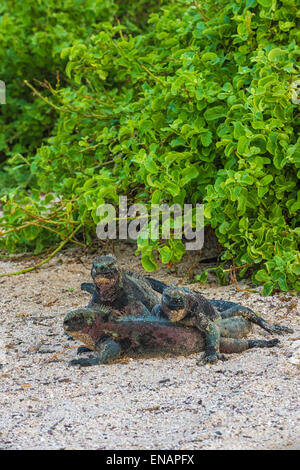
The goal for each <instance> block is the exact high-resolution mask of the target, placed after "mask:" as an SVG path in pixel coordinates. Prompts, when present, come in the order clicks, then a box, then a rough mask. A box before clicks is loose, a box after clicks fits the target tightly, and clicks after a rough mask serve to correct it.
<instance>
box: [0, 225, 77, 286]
mask: <svg viewBox="0 0 300 470" xmlns="http://www.w3.org/2000/svg"><path fill="white" fill-rule="evenodd" d="M81 227H82V225H81V224H80V225H79V226H78V227H76V229H75V230H74V231H73V232H72V233H71V235H70V236H69V237H68V238H66V239H65V240H64V241H63V242H62V243H61V244H60V245H59V246H58V247H57V248H56V250H54V251H53V253H51V255H50V256H48V258H47V259H45V260H43V261H41V262H40V263H38V264H36V265H35V266H31V267H30V268H26V269H23V270H21V271H18V272H15V273H3V274H0V277H5V276H18V275H19V274H25V273H28V272H30V271H33V270H34V269H38V268H40V267H41V266H43V265H44V264H46V263H48V261H51V260H52V258H54V256H55V255H56V254H57V253H58V252H59V251H60V250H62V249H63V247H64V246H65V245H66V244H67V243H68V242H69V241H70V240H71V239H72V238H73V237H74V235H75V234H76V233H77V232H78V230H80V229H81Z"/></svg>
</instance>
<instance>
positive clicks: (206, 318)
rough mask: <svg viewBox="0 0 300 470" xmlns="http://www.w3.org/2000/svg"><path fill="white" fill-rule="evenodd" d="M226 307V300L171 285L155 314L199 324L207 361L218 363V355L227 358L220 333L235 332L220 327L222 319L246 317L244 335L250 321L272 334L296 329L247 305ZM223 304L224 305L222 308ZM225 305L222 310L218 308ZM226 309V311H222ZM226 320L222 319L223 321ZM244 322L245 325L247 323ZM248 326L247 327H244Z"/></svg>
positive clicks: (242, 331)
mask: <svg viewBox="0 0 300 470" xmlns="http://www.w3.org/2000/svg"><path fill="white" fill-rule="evenodd" d="M228 304H229V303H227V308H226V309H224V306H225V305H226V302H224V301H212V300H210V301H209V300H207V299H206V298H205V297H204V296H203V295H201V294H199V293H197V292H194V291H191V290H189V289H187V288H182V287H177V286H169V287H167V288H165V289H164V290H163V294H162V299H161V303H160V305H157V306H156V307H155V308H154V309H153V310H152V314H153V315H156V316H160V317H165V318H168V319H169V320H170V321H171V322H173V323H176V324H178V323H180V324H182V325H185V326H192V327H195V328H197V329H198V330H199V331H200V332H201V334H202V335H204V336H205V340H206V347H205V358H204V361H205V362H208V363H214V362H216V361H217V360H218V359H224V356H223V355H222V354H220V335H221V336H231V331H230V330H229V332H227V330H226V328H222V331H221V330H220V328H219V324H220V321H221V322H222V321H223V320H228V321H227V323H226V324H230V319H232V321H233V319H234V318H238V317H239V318H243V319H244V320H245V321H246V322H247V323H244V324H243V323H241V324H240V331H239V334H240V337H242V336H245V335H246V334H247V332H248V326H247V325H248V324H249V323H254V324H256V325H259V326H260V327H261V328H263V329H265V330H266V331H268V332H269V333H271V334H284V333H292V332H293V330H292V329H290V328H287V327H285V326H280V325H274V324H271V323H269V322H267V321H266V320H264V319H263V318H262V317H259V316H258V315H256V313H254V312H253V311H252V310H250V309H249V308H247V307H243V306H242V305H238V304H235V303H233V302H230V304H231V305H230V306H229V305H228ZM222 307H223V308H222ZM218 308H220V309H221V312H219V311H218ZM222 310H223V311H222ZM221 324H222V323H221ZM243 325H244V326H243ZM243 328H245V331H244V330H243Z"/></svg>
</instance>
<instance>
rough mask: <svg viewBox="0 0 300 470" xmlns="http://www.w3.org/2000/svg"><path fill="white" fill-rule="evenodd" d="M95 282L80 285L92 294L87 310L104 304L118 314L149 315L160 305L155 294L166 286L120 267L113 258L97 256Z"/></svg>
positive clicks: (93, 264)
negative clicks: (147, 313)
mask: <svg viewBox="0 0 300 470" xmlns="http://www.w3.org/2000/svg"><path fill="white" fill-rule="evenodd" d="M91 275H92V278H93V281H94V284H92V283H83V284H81V289H82V290H84V291H87V292H89V293H91V294H92V295H93V296H92V299H91V301H90V302H89V304H88V307H93V306H94V305H104V306H107V307H110V308H111V309H113V310H114V311H115V314H116V315H130V314H143V313H146V311H145V309H146V310H147V311H148V312H149V313H150V312H151V310H152V309H153V307H154V306H155V305H157V304H159V303H160V297H159V296H158V294H157V293H156V292H155V291H158V292H161V291H162V290H163V289H164V288H165V287H166V285H165V284H164V283H161V282H160V281H156V280H155V279H151V278H146V277H144V276H141V275H140V274H137V273H133V272H131V271H124V270H122V269H121V268H120V266H119V264H118V261H117V258H116V257H115V256H114V255H111V254H109V255H105V256H96V257H95V258H94V259H93V263H92V270H91Z"/></svg>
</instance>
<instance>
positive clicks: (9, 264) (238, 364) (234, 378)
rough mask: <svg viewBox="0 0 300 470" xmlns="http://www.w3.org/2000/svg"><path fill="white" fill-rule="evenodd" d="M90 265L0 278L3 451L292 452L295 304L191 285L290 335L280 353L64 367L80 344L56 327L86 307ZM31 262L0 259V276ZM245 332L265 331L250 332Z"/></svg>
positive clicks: (82, 259) (61, 263)
mask: <svg viewBox="0 0 300 470" xmlns="http://www.w3.org/2000/svg"><path fill="white" fill-rule="evenodd" d="M117 251H118V252H117V254H118V255H119V256H120V259H121V262H122V264H123V266H124V267H127V268H130V269H132V270H137V271H139V272H142V269H141V267H140V264H139V260H138V259H137V258H136V257H134V255H133V251H132V250H131V249H130V248H129V247H121V248H118V250H117ZM91 258H92V255H85V254H83V253H78V252H72V251H68V252H65V253H64V254H62V255H58V256H57V257H56V258H55V259H53V260H52V261H51V262H50V263H49V264H47V265H45V266H44V267H43V268H42V269H40V270H38V271H34V272H32V273H28V274H24V275H20V276H17V277H5V278H0V329H1V335H0V363H1V365H0V375H1V383H0V406H1V413H0V448H1V449H109V450H112V449H135V450H136V449H152V450H162V449H167V450H169V449H175V450H177V449H183V450H186V449H300V433H299V417H300V413H299V390H300V387H299V385H300V380H299V370H300V369H299V344H300V331H299V304H298V300H297V298H296V297H293V296H292V295H290V294H280V295H279V294H277V295H274V296H271V297H268V298H264V297H262V296H260V294H259V293H249V292H239V291H237V290H236V288H235V287H234V286H232V285H231V286H226V287H219V286H217V285H216V284H215V283H214V282H212V283H210V284H204V285H203V284H199V283H198V284H194V285H193V288H194V289H196V290H199V291H201V292H203V293H204V295H206V296H207V297H208V298H216V299H217V298H219V299H221V298H222V299H225V300H234V301H236V302H239V303H242V304H244V305H247V306H249V307H251V308H253V309H254V310H255V311H256V312H257V313H259V314H262V315H263V316H264V317H265V318H266V319H267V320H269V321H273V322H277V323H279V324H284V325H289V326H292V327H293V328H294V330H295V332H294V333H293V334H291V335H287V336H284V337H281V338H280V340H281V343H280V346H279V347H276V348H273V349H252V350H249V351H246V352H244V353H242V354H239V355H232V356H230V359H229V360H228V361H227V362H225V363H223V362H219V363H217V364H215V365H213V366H197V365H196V359H197V358H198V355H192V356H189V357H174V358H161V359H140V360H132V359H128V360H123V361H122V362H118V363H114V364H111V365H103V366H96V367H90V368H79V367H72V368H71V367H68V362H69V361H70V359H73V358H75V357H76V349H74V345H76V346H78V345H79V343H75V342H72V341H70V340H68V338H67V336H66V335H64V332H63V328H62V321H63V318H64V315H65V313H66V312H68V311H70V310H72V309H74V308H76V307H79V306H85V305H86V304H87V302H88V299H89V294H86V293H84V292H81V291H80V283H81V282H83V281H89V280H90V275H89V270H90V263H91ZM31 263H32V261H26V260H24V259H20V260H19V261H18V262H16V261H14V262H13V261H3V260H0V272H11V271H15V270H19V269H21V268H23V267H26V266H30V265H31ZM185 269H186V267H184V265H183V267H181V272H180V270H179V273H180V275H181V274H182V273H183V272H184V271H185ZM180 275H179V276H175V275H174V274H170V273H168V272H167V270H166V269H163V268H162V269H160V270H159V271H158V272H156V273H155V274H154V277H156V278H158V279H161V280H164V281H165V282H171V281H172V282H175V283H182V276H181V277H180ZM244 287H245V284H244ZM252 337H256V338H268V337H269V335H268V334H267V333H266V332H264V331H263V330H261V329H259V328H258V327H255V328H254V330H253V334H252ZM71 346H72V347H73V349H69V350H66V348H68V347H69V348H70V347H71ZM297 348H298V351H297Z"/></svg>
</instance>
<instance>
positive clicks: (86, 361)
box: [68, 356, 99, 367]
mask: <svg viewBox="0 0 300 470" xmlns="http://www.w3.org/2000/svg"><path fill="white" fill-rule="evenodd" d="M98 364H99V359H98V358H97V357H93V356H90V357H84V358H81V359H73V360H72V361H70V362H69V364H68V366H69V367H71V366H81V367H90V366H96V365H98Z"/></svg>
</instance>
